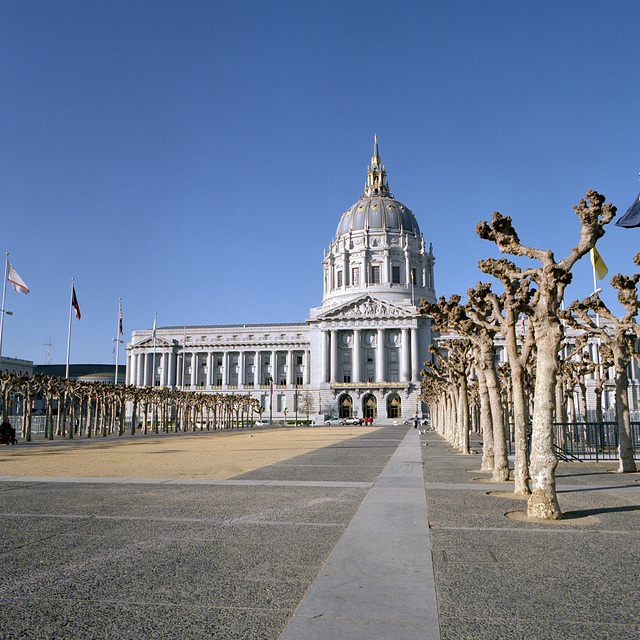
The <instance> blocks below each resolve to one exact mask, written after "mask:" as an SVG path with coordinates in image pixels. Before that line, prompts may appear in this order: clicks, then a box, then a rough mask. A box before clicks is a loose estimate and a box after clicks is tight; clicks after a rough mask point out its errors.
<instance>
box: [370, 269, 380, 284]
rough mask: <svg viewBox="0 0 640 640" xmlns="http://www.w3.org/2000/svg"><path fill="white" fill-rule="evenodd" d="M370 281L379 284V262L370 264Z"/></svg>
mask: <svg viewBox="0 0 640 640" xmlns="http://www.w3.org/2000/svg"><path fill="white" fill-rule="evenodd" d="M371 283H372V284H380V265H379V264H376V265H372V266H371Z"/></svg>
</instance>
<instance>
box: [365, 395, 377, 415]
mask: <svg viewBox="0 0 640 640" xmlns="http://www.w3.org/2000/svg"><path fill="white" fill-rule="evenodd" d="M362 415H363V416H364V417H365V418H377V417H378V401H377V400H376V397H375V396H374V395H372V394H370V393H369V394H367V395H366V396H364V398H362Z"/></svg>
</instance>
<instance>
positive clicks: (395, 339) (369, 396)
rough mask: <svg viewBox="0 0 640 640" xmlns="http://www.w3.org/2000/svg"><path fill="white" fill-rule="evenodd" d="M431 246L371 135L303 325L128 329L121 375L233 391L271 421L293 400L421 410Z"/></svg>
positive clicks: (358, 411) (332, 409)
mask: <svg viewBox="0 0 640 640" xmlns="http://www.w3.org/2000/svg"><path fill="white" fill-rule="evenodd" d="M434 263H435V257H434V255H433V249H432V246H431V245H430V244H429V246H428V248H427V245H426V243H425V240H424V238H423V236H422V234H421V233H420V228H419V225H418V222H417V220H416V218H415V216H414V215H413V213H412V211H411V210H410V209H408V208H407V207H405V206H404V205H403V204H402V203H401V202H399V201H397V200H396V199H395V198H394V196H393V194H392V193H391V191H390V189H389V184H388V182H387V177H386V171H385V168H384V166H383V165H382V162H381V159H380V155H379V153H378V143H377V139H376V140H375V143H374V153H373V157H372V158H371V165H370V166H369V167H368V169H367V180H366V184H365V188H364V193H363V195H362V196H361V197H360V199H359V200H358V201H357V202H356V203H355V204H354V205H353V206H351V207H350V208H349V209H347V211H345V212H344V213H343V214H342V216H341V217H340V220H339V222H338V227H337V230H336V235H335V237H334V238H333V240H332V241H331V243H330V245H329V249H328V250H327V249H325V253H324V259H323V261H322V267H323V298H322V304H321V305H320V306H319V307H316V308H313V309H311V310H310V313H309V317H308V318H307V319H306V320H305V321H304V322H294V323H281V324H242V325H196V326H173V327H160V328H157V329H156V330H155V333H154V331H152V330H145V331H134V332H133V334H132V338H131V342H129V343H128V345H127V369H126V381H127V383H128V384H133V385H137V386H162V387H168V388H172V389H184V390H192V391H201V392H206V393H216V392H222V393H244V394H249V395H251V396H252V397H254V398H257V399H258V400H259V401H260V403H261V405H262V406H263V407H264V408H265V410H269V411H270V413H271V415H272V416H273V417H274V419H282V418H285V417H286V416H287V415H288V416H289V417H290V418H291V417H292V416H293V414H294V413H295V412H296V411H299V409H300V404H301V402H302V398H306V402H307V403H310V404H311V405H312V407H313V408H312V411H311V414H312V415H313V416H314V418H315V419H318V418H319V417H320V418H324V417H326V416H339V417H352V416H353V417H373V418H388V419H401V418H405V419H406V418H409V417H411V416H414V415H415V414H416V413H418V414H419V415H421V413H422V406H421V404H420V402H419V400H418V396H419V393H420V371H421V369H422V364H423V362H424V361H425V360H427V359H428V358H429V353H428V348H429V345H430V344H431V341H432V335H431V328H430V319H429V318H427V317H425V316H421V315H419V314H418V308H417V304H418V303H419V301H420V299H421V298H424V299H426V300H427V301H430V302H435V301H436V294H435V284H434Z"/></svg>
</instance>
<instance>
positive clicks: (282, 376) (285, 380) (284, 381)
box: [278, 374, 287, 387]
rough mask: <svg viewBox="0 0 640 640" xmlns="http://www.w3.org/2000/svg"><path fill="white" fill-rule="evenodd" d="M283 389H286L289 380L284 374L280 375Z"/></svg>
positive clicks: (280, 383)
mask: <svg viewBox="0 0 640 640" xmlns="http://www.w3.org/2000/svg"><path fill="white" fill-rule="evenodd" d="M278 384H279V385H280V386H281V387H285V386H286V385H287V379H286V378H285V377H284V375H283V374H280V382H279V383H278Z"/></svg>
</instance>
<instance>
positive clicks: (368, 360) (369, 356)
mask: <svg viewBox="0 0 640 640" xmlns="http://www.w3.org/2000/svg"><path fill="white" fill-rule="evenodd" d="M367 362H373V351H367Z"/></svg>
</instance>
